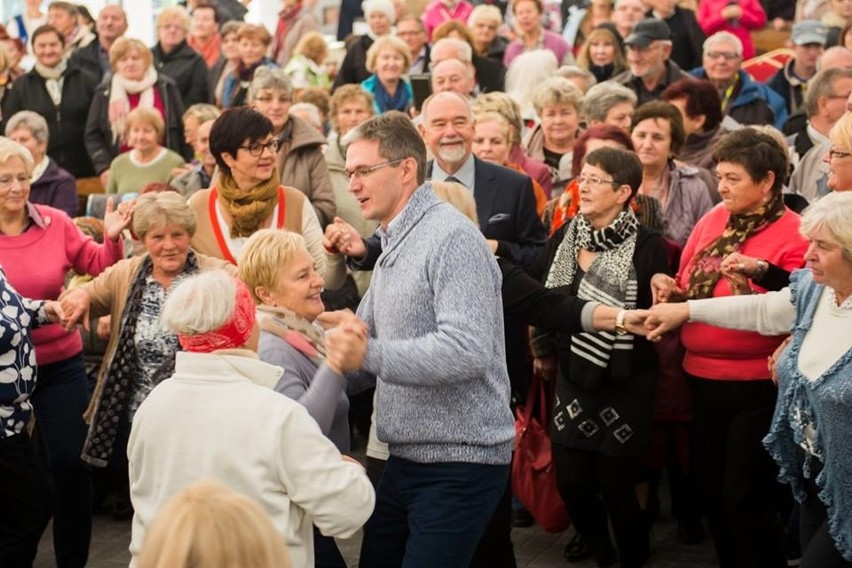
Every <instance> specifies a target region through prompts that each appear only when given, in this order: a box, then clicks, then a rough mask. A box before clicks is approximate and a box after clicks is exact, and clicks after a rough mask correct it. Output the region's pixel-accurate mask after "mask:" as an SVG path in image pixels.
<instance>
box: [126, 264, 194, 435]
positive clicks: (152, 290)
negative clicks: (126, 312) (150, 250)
mask: <svg viewBox="0 0 852 568" xmlns="http://www.w3.org/2000/svg"><path fill="white" fill-rule="evenodd" d="M180 280H181V278H176V279H174V281H172V285H171V287H170V288H169V290H171V289H173V288H174V286H175V285H176V284H177V283H178V282H179V281H180ZM169 290H166V289H165V288H163V285H162V284H160V283H159V282H157V281H156V280H155V279H154V277H153V276H151V275H148V277H147V278H146V279H145V290H144V291H143V292H142V301H141V303H142V306H141V309H140V311H139V319H138V320H137V322H136V335H135V336H134V337H133V342H134V343H135V345H136V355H137V361H138V362H139V366H138V367H137V368H136V376H135V380H134V385H133V391H132V396H131V398H130V402H129V405H128V409H127V412H128V418H129V420H131V421H132V420H133V415H134V414H136V409H138V408H139V405H140V404H142V401H143V400H145V399H146V398H147V397H148V394H149V393H150V392H151V389H153V388H154V387H155V386H156V383H155V377H156V376H157V371H158V370H159V368H160V367H161V366H162V364H163V361H164V360H165V359H168V358H170V357H174V355H175V353H177V352H178V351H180V344H179V343H178V339H177V336H176V335H175V334H173V333H169V332H167V331H165V330H163V329H162V328H161V327H160V314H161V313H162V308H163V303H165V301H166V296H167V295H168V293H169Z"/></svg>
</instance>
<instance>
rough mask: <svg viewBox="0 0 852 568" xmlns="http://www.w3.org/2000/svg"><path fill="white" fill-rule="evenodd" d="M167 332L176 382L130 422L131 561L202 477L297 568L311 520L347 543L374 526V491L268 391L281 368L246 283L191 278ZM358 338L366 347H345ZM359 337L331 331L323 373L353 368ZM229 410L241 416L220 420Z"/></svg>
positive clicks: (166, 318)
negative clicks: (264, 523) (165, 511)
mask: <svg viewBox="0 0 852 568" xmlns="http://www.w3.org/2000/svg"><path fill="white" fill-rule="evenodd" d="M277 268H278V267H274V269H277ZM162 328H164V329H165V331H166V333H167V334H168V335H169V336H171V337H174V336H175V335H176V336H177V340H178V341H179V342H180V346H181V349H182V351H181V352H180V353H178V354H177V357H176V361H175V366H174V375H173V376H171V378H170V379H169V380H167V381H164V382H162V383H161V384H160V385H158V386H157V387H156V388H155V389H154V390H153V392H151V395H150V396H149V397H148V398H147V400H145V402H143V403H142V405H141V406H140V407H139V411H138V412H137V413H136V418H135V420H134V421H133V429H132V431H131V434H130V442H129V445H128V457H129V459H130V483H131V487H132V500H133V506H134V509H135V515H134V517H133V533H132V540H131V543H130V553H131V554H132V555H133V557H134V559H136V558H138V556H139V553H140V549H141V548H142V543H143V542H144V540H145V534H146V532H147V530H148V528H149V527H150V526H151V523H152V521H153V520H154V518H155V516H156V514H157V513H158V512H159V510H160V509H161V508H162V507H163V505H165V504H166V503H167V502H168V501H169V500H170V499H171V498H172V496H174V495H175V494H176V493H178V492H179V491H181V490H182V489H184V488H186V487H187V486H189V485H191V484H192V483H194V482H196V481H198V480H200V479H205V478H208V479H212V480H215V481H218V482H220V483H223V484H225V485H226V486H228V487H230V488H232V489H234V490H236V491H238V492H240V493H243V494H244V495H247V496H248V497H250V498H251V499H252V500H254V501H255V502H257V503H260V504H261V505H262V506H263V508H264V509H265V510H266V512H267V513H268V514H269V516H270V517H271V518H272V520H273V523H274V524H275V526H276V528H277V529H278V532H279V535H280V537H281V538H283V539H284V540H285V541H286V542H287V545H288V548H289V550H290V558H291V561H292V563H293V566H314V554H313V546H312V542H311V541H312V538H313V537H312V534H311V524H312V523H313V524H315V525H316V526H317V527H319V528H320V530H322V532H323V533H325V534H326V535H329V536H331V537H333V536H338V537H348V536H350V535H352V534H353V533H354V532H355V531H357V530H358V529H359V528H360V527H361V525H363V524H364V522H366V520H367V519H368V518H369V517H370V515H371V513H372V511H373V504H374V501H375V494H374V492H373V489H372V487H371V486H370V481H369V479H367V476H366V475H365V473H364V469H363V468H362V467H361V465H360V464H359V463H358V462H357V461H355V460H354V459H352V458H349V457H346V456H343V458H342V459H341V455H340V453H339V452H338V451H337V449H336V448H335V447H334V444H332V443H331V441H329V440H328V439H327V438H326V437H325V436H323V434H322V432H321V431H320V429H319V428H318V427H317V424H316V422H315V421H314V419H313V418H311V417H310V416H309V414H308V413H307V412H306V411H305V409H304V407H303V406H302V405H300V404H299V403H297V402H296V401H293V400H290V399H289V398H288V397H286V396H281V395H280V394H277V393H275V392H272V390H271V388H272V387H274V386H275V385H276V383H277V382H278V381H279V379H280V378H281V376H282V370H281V369H280V368H279V367H276V366H274V365H270V364H268V363H265V362H262V361H258V360H257V355H256V354H255V352H254V351H255V349H257V345H258V326H257V324H256V321H255V304H254V301H252V296H251V293H250V291H249V290H248V288H247V287H246V285H245V284H243V283H242V282H240V281H238V280H236V279H234V278H232V277H230V276H229V275H228V274H225V273H223V272H222V271H210V272H206V273H203V274H200V275H197V276H195V277H191V278H188V279H187V280H186V281H185V282H182V283H181V284H179V285H178V286H176V287H175V289H174V291H173V292H172V293H171V294H170V295H169V298H168V299H167V300H166V301H165V305H164V306H163V315H162ZM359 331H360V333H361V334H362V336H361V338H360V341H361V349H360V350H359V349H354V348H350V347H349V345H348V343H352V342H353V340H352V336H353V335H355V334H357V333H359ZM365 337H366V334H365V332H364V331H363V330H362V329H361V328H360V327H356V326H355V325H354V324H351V325H350V326H349V327H345V326H344V327H343V328H342V329H339V330H335V333H329V335H328V337H327V341H328V348H329V357H328V360H327V364H328V365H330V366H332V367H333V368H334V369H336V370H337V371H338V372H346V371H350V370H354V369H357V368H358V367H359V366H360V364H361V361H362V359H363V356H364V352H365V349H364V343H366V338H365ZM355 344H356V345H357V342H355ZM235 411H237V412H240V413H243V414H244V415H245V416H244V419H241V420H223V417H227V416H234V412H235ZM175 432H182V433H184V434H185V435H181V436H175V435H174V433H175ZM234 448H239V449H240V450H239V452H235V451H234Z"/></svg>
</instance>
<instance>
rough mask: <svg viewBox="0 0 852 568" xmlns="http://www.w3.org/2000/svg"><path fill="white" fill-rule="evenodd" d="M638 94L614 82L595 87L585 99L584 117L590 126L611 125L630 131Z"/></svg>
mask: <svg viewBox="0 0 852 568" xmlns="http://www.w3.org/2000/svg"><path fill="white" fill-rule="evenodd" d="M636 103H637V98H636V93H635V92H634V91H633V90H632V89H628V88H627V87H625V86H624V85H619V84H618V83H616V82H614V81H606V82H604V83H601V84H599V85H595V86H593V87H592V88H591V89H589V91H588V92H587V93H586V96H585V97H584V98H583V117H584V118H585V119H586V123H587V125H588V126H597V125H598V124H611V125H613V126H617V127H618V128H621V129H622V130H624V131H625V132H629V131H630V120H631V119H632V118H633V113H634V112H635V111H636Z"/></svg>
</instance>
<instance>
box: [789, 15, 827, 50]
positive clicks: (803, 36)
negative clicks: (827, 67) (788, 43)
mask: <svg viewBox="0 0 852 568" xmlns="http://www.w3.org/2000/svg"><path fill="white" fill-rule="evenodd" d="M790 39H791V40H792V41H793V43H794V44H795V45H807V44H809V43H818V44H820V45H825V43H826V41H828V28H827V27H826V26H824V25H823V24H821V23H820V22H818V21H816V20H802V21H801V22H796V23H795V24H793V32H792V34H790Z"/></svg>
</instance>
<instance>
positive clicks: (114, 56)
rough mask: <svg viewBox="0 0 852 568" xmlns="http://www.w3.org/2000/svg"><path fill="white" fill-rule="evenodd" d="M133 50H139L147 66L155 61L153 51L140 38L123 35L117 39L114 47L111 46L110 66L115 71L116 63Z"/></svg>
mask: <svg viewBox="0 0 852 568" xmlns="http://www.w3.org/2000/svg"><path fill="white" fill-rule="evenodd" d="M133 51H138V52H139V54H140V55H141V56H142V60H143V61H144V62H145V67H146V68H148V67H150V66H151V63H152V62H153V61H154V56H153V54H152V53H151V50H150V49H148V46H147V45H145V44H144V43H142V42H141V41H139V40H138V39H133V38H129V37H124V36H122V37H120V38H118V39H117V40H115V42H114V43H113V44H112V47H110V48H109V66H110V68H111V69H112V70H113V72H115V65H116V63H118V62H119V61H120V60H121V59H124V58H125V57H127V56H128V55H130V53H131V52H133Z"/></svg>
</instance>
